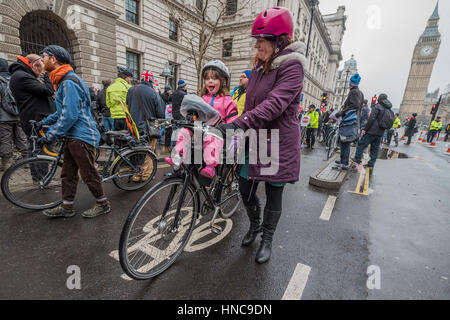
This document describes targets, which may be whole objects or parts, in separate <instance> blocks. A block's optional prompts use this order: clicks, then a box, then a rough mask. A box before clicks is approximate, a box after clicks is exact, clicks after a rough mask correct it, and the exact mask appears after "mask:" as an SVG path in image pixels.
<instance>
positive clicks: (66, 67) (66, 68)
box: [49, 64, 73, 90]
mask: <svg viewBox="0 0 450 320" xmlns="http://www.w3.org/2000/svg"><path fill="white" fill-rule="evenodd" d="M70 71H73V68H72V67H71V66H70V64H63V65H62V66H61V67H59V68H56V69H55V70H53V71H52V72H50V75H49V77H50V81H51V82H52V84H53V87H54V88H55V90H56V89H58V86H59V83H60V82H61V80H62V79H63V78H64V77H65V76H66V74H67V73H68V72H70Z"/></svg>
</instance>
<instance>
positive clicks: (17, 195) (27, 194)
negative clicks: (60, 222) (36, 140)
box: [1, 157, 63, 210]
mask: <svg viewBox="0 0 450 320" xmlns="http://www.w3.org/2000/svg"><path fill="white" fill-rule="evenodd" d="M55 164H56V165H57V166H58V167H59V168H60V169H61V168H62V164H61V162H60V163H56V159H52V158H50V157H45V158H44V157H34V158H29V159H25V160H22V161H19V162H17V163H16V164H14V165H12V166H11V167H10V168H9V169H8V170H6V171H5V173H4V175H3V177H2V180H1V189H2V193H3V195H4V196H5V198H6V199H7V200H8V201H9V202H11V203H12V204H14V205H15V206H17V207H20V208H24V209H29V210H45V209H51V208H55V207H57V206H59V205H60V204H61V203H62V201H63V200H62V197H61V185H56V184H53V185H51V186H48V187H45V188H41V186H40V185H37V183H38V182H42V180H43V178H44V177H43V178H41V181H35V180H34V179H33V177H32V174H31V167H34V168H37V167H38V166H39V167H40V168H41V170H42V168H43V167H44V166H45V167H47V168H51V166H54V165H55ZM44 170H45V169H44ZM46 171H47V172H48V170H46ZM55 176H57V177H60V174H57V173H56V172H55V174H54V175H53V177H52V180H51V181H53V178H54V177H55ZM30 178H31V179H30ZM30 180H31V181H30ZM33 190H34V191H33ZM49 198H51V199H55V200H48V199H49ZM24 199H26V200H24Z"/></svg>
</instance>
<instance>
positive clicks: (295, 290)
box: [281, 263, 311, 300]
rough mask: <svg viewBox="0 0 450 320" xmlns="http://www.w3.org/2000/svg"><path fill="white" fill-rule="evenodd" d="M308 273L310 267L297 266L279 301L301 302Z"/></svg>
mask: <svg viewBox="0 0 450 320" xmlns="http://www.w3.org/2000/svg"><path fill="white" fill-rule="evenodd" d="M310 271H311V267H309V266H307V265H304V264H301V263H299V264H297V267H296V268H295V271H294V274H293V275H292V278H291V281H289V285H288V287H287V289H286V291H285V293H284V295H283V298H282V299H281V300H301V299H302V295H303V290H304V289H305V286H306V282H307V281H308V277H309V273H310Z"/></svg>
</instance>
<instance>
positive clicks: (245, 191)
mask: <svg viewBox="0 0 450 320" xmlns="http://www.w3.org/2000/svg"><path fill="white" fill-rule="evenodd" d="M258 185H259V182H257V181H255V180H247V179H244V178H240V179H239V189H240V191H241V195H242V200H243V201H244V205H245V206H247V207H248V206H256V205H257V204H258V202H259V199H258V196H257V195H256V191H257V190H258ZM265 185H266V199H267V200H266V209H268V210H271V211H282V202H283V191H284V186H283V187H275V186H273V185H271V184H270V183H268V182H266V183H265Z"/></svg>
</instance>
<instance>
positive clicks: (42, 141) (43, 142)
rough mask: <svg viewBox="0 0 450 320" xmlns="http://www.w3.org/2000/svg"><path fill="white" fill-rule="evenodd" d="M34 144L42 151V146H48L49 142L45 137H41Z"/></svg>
mask: <svg viewBox="0 0 450 320" xmlns="http://www.w3.org/2000/svg"><path fill="white" fill-rule="evenodd" d="M36 144H37V145H38V146H39V147H40V148H41V149H42V147H43V146H45V145H47V144H50V140H48V139H47V138H46V137H42V138H39V139H37V141H36Z"/></svg>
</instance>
